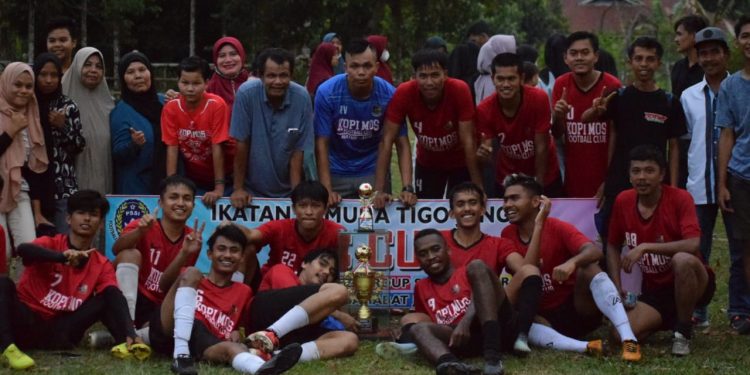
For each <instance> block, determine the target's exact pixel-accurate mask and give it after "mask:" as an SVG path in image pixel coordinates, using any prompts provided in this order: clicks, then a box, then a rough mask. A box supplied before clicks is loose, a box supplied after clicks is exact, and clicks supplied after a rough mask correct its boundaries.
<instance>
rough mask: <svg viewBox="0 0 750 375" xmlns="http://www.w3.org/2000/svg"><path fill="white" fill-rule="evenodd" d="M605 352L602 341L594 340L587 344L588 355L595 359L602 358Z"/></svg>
mask: <svg viewBox="0 0 750 375" xmlns="http://www.w3.org/2000/svg"><path fill="white" fill-rule="evenodd" d="M603 352H604V345H603V344H602V340H592V341H589V342H588V344H586V354H588V355H590V356H594V357H600V356H601V355H602V353H603Z"/></svg>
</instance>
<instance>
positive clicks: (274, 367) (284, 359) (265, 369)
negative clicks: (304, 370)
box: [255, 335, 302, 375]
mask: <svg viewBox="0 0 750 375" xmlns="http://www.w3.org/2000/svg"><path fill="white" fill-rule="evenodd" d="M275 336H276V335H274V337H275ZM301 355H302V346H301V345H300V344H297V343H293V344H289V345H287V346H285V347H284V348H283V349H281V350H280V351H279V353H278V354H276V355H275V356H273V358H271V359H270V360H268V361H266V363H264V364H263V366H260V368H259V369H258V371H256V372H255V375H276V374H281V373H283V372H284V371H286V370H289V369H290V368H292V367H294V365H296V364H297V362H298V361H299V357H300V356H301Z"/></svg>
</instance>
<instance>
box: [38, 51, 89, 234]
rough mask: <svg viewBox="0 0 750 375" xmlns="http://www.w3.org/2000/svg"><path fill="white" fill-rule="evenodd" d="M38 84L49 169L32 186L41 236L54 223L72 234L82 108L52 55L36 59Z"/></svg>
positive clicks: (61, 230) (82, 143)
mask: <svg viewBox="0 0 750 375" xmlns="http://www.w3.org/2000/svg"><path fill="white" fill-rule="evenodd" d="M34 75H35V76H36V85H35V86H34V92H35V94H36V100H37V102H38V104H39V121H40V122H41V124H42V131H43V132H44V139H45V141H46V142H45V144H46V146H47V158H48V159H49V162H50V164H49V168H47V171H46V172H45V173H44V174H43V175H42V176H43V177H42V181H43V182H42V183H41V184H36V185H39V186H38V187H35V186H34V185H35V184H32V193H35V191H38V192H39V193H38V194H36V193H35V194H32V202H31V203H32V206H33V208H34V219H35V220H34V221H35V222H36V226H37V235H40V234H42V233H43V228H42V227H44V225H51V224H50V222H49V221H50V220H51V221H52V222H53V223H54V227H55V230H56V231H57V232H58V233H67V232H68V222H67V220H66V217H67V205H68V197H70V196H71V195H72V194H73V193H75V192H76V191H78V181H77V178H76V170H75V158H76V156H77V155H78V154H79V153H80V152H81V151H83V148H84V147H85V146H86V140H85V138H83V133H82V130H81V116H80V113H79V112H78V105H76V103H75V102H73V101H72V100H71V99H70V98H68V97H67V96H65V95H63V93H62V84H61V81H62V77H63V70H62V63H61V62H60V59H58V58H57V56H55V55H54V54H52V53H49V52H45V53H42V54H40V55H39V56H37V58H36V59H35V60H34Z"/></svg>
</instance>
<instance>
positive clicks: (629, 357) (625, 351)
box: [622, 340, 641, 362]
mask: <svg viewBox="0 0 750 375" xmlns="http://www.w3.org/2000/svg"><path fill="white" fill-rule="evenodd" d="M622 359H623V360H625V361H628V362H638V361H640V360H641V345H640V344H638V342H637V341H633V340H625V341H623V343H622Z"/></svg>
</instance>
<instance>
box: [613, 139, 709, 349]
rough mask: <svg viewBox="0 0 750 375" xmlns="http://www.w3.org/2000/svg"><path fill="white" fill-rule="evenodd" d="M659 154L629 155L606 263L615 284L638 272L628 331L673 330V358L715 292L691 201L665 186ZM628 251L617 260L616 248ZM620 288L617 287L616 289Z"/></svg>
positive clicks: (651, 149) (644, 148)
mask: <svg viewBox="0 0 750 375" xmlns="http://www.w3.org/2000/svg"><path fill="white" fill-rule="evenodd" d="M666 171H667V163H666V161H665V160H664V153H663V152H661V151H660V150H659V149H658V148H656V147H655V146H652V145H641V146H638V147H635V148H634V149H632V150H631V151H630V183H631V184H632V185H633V189H630V190H626V191H623V192H622V193H620V194H619V195H618V196H617V199H616V200H615V204H614V208H613V209H612V220H611V223H610V224H609V235H608V236H607V242H608V243H607V262H608V265H609V267H608V268H609V272H610V276H611V277H612V280H613V281H614V282H615V285H617V286H618V287H619V286H620V285H621V283H620V270H621V269H622V270H624V271H625V272H630V271H631V270H632V269H633V267H640V268H641V271H642V272H643V288H642V289H643V294H641V296H640V297H639V298H638V302H637V303H636V305H635V307H634V308H633V309H631V310H629V311H628V318H629V319H630V322H631V323H632V325H633V332H634V333H635V335H636V336H637V337H638V340H643V339H645V338H646V337H648V336H649V335H650V334H651V333H653V332H656V331H659V330H674V339H673V341H672V354H674V355H677V356H684V355H688V354H690V345H689V344H690V338H691V337H692V334H693V324H692V321H691V318H692V315H693V310H694V309H695V307H696V306H706V305H707V304H708V303H709V302H710V301H711V298H712V297H713V294H714V292H715V291H716V276H715V275H714V272H713V270H711V268H709V267H708V266H707V265H706V264H705V263H704V262H703V259H702V258H701V255H700V249H699V248H700V246H699V245H700V235H701V231H700V227H699V226H698V216H697V214H696V212H695V204H694V203H693V197H692V196H691V195H690V193H688V192H687V191H685V190H682V189H677V188H673V187H671V186H669V185H666V184H664V183H663V182H662V181H663V180H664V173H665V172H666ZM623 245H627V247H628V249H629V250H628V252H627V253H626V254H625V256H623V257H621V256H620V248H621V247H622V246H623ZM618 289H619V288H618Z"/></svg>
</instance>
